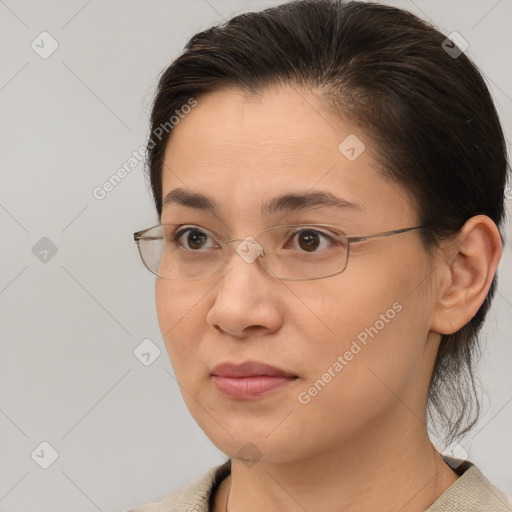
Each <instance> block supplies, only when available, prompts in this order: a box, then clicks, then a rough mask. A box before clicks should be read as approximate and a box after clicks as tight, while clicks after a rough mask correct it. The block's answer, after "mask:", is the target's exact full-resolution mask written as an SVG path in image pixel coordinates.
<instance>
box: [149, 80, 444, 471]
mask: <svg viewBox="0 0 512 512" xmlns="http://www.w3.org/2000/svg"><path fill="white" fill-rule="evenodd" d="M351 134H355V135H356V136H357V137H358V138H359V140H360V141H361V142H362V143H364V145H365V149H364V150H363V151H362V152H361V150H362V149H363V147H362V146H361V145H359V146H354V143H353V141H354V139H353V138H352V139H348V141H347V142H345V143H344V144H342V146H341V151H340V149H339V146H340V143H342V142H343V141H344V140H345V139H346V138H347V137H348V136H349V135H351ZM350 141H352V143H350ZM347 146H348V147H347ZM352 147H353V148H354V151H352V150H351V148H352ZM373 150H374V147H373V146H372V142H371V140H370V139H369V138H368V137H367V136H366V135H365V133H363V132H362V131H361V129H356V128H355V127H354V126H352V125H350V124H347V123H346V122H342V121H341V120H340V119H339V118H337V117H336V116H335V115H334V114H333V113H332V112H331V111H330V110H329V109H328V107H327V106H325V105H323V104H322V103H321V102H320V100H319V99H317V98H316V97H315V96H314V95H312V94H311V93H310V92H306V91H304V90H295V89H294V88H292V87H286V88H274V89H272V90H267V91H266V92H265V93H264V94H262V95H261V97H258V98H256V97H246V96H244V95H243V94H242V93H241V92H239V91H235V90H229V91H227V90H224V91H219V92H215V93H211V94H209V95H205V96H204V97H201V98H199V99H198V104H197V106H195V107H194V108H192V109H191V112H190V113H189V114H187V115H186V116H185V117H184V118H183V119H181V120H180V121H179V124H177V125H176V126H175V127H174V129H173V132H172V134H171V137H170V139H169V142H168V146H167V148H166V154H165V161H164V166H163V174H162V185H163V196H164V197H165V196H166V195H167V194H168V193H169V192H170V191H172V190H174V189H176V188H181V189H184V190H185V191H187V192H193V193H197V194H203V195H206V196H208V197H210V198H211V199H213V200H214V201H215V202H216V203H217V205H218V210H217V211H216V213H215V215H214V214H212V213H210V212H208V211H205V210H201V209H196V208H192V207H190V206H184V205H181V204H177V203H170V204H169V205H167V206H166V207H165V208H164V210H163V212H162V218H161V221H162V223H179V224H194V225H199V226H202V227H204V228H209V229H215V230H218V231H222V232H227V234H228V235H229V236H230V237H233V238H235V237H237V238H241V239H244V238H245V237H246V236H253V237H256V235H257V234H258V233H260V232H262V231H264V230H265V229H268V228H270V227H273V226H276V225H288V224H312V223H327V224H334V225H336V226H339V229H340V230H343V231H344V232H345V233H346V234H347V235H348V236H351V235H366V234H372V233H378V232H381V231H387V230H393V229H399V228H406V227H411V226H416V225H417V224H418V220H417V217H416V215H415V212H414V210H413V207H412V203H411V200H410V198H409V197H408V195H407V194H406V192H405V191H404V190H403V189H402V188H400V187H399V186H398V185H396V184H394V183H392V182H390V181H386V180H384V179H383V178H382V177H381V175H380V174H379V173H378V172H377V170H376V169H377V164H376V161H375V159H374V158H373V157H372V152H373ZM358 153H360V154H359V156H358ZM354 157H356V158H355V159H354ZM316 192H329V193H331V194H334V195H335V196H338V197H340V198H342V199H344V200H346V201H348V202H350V203H353V204H354V205H357V206H356V207H352V208H335V207H332V206H322V205H320V206H319V205H317V206H315V207H311V208H309V209H300V210H296V211H289V212H287V211H278V212H277V213H276V214H274V215H273V216H270V217H262V216H261V213H260V205H261V204H262V203H264V202H267V201H269V200H271V199H272V198H274V197H276V196H280V195H282V194H290V193H293V194H299V195H304V194H307V193H316ZM419 235H420V233H419V232H418V231H415V230H414V231H411V232H408V233H403V234H398V235H394V236H391V237H384V238H378V239H373V240H369V241H367V242H365V243H357V244H353V245H352V246H351V249H350V257H349V260H348V264H347V267H346V269H345V270H344V272H342V273H341V274H338V275H335V276H332V277H328V278H326V279H318V280H309V281H280V280H278V279H275V278H272V277H270V276H269V275H268V274H267V273H266V272H265V271H264V270H263V268H262V267H261V266H260V265H259V263H258V260H255V261H254V262H252V263H246V261H244V259H242V258H241V257H240V256H239V254H238V253H237V252H236V251H233V252H232V253H231V254H232V256H231V259H230V260H229V262H228V265H227V267H226V269H225V271H224V272H223V271H222V270H221V271H219V273H217V274H215V275H213V276H211V277H208V278H205V279H201V280H193V281H172V280H169V279H163V278H158V279H157V281H156V304H157V311H158V320H159V324H160V329H161V332H162V335H163V338H164V341H165V344H166V347H167V351H168V353H169V357H170V361H171V363H172V366H173V369H174V372H175V376H176V379H177V381H178V383H179V384H180V386H181V391H182V394H183V398H184V400H185V403H186V405H187V407H188V409H189V410H190V412H191V414H192V415H193V417H194V419H195V420H196V421H197V423H198V424H199V426H200V427H201V428H202V430H203V431H204V432H205V433H206V434H207V435H208V437H209V438H210V439H211V441H212V442H213V443H214V444H215V445H216V446H217V447H218V448H219V449H220V450H221V451H223V452H224V453H226V454H227V455H229V456H230V457H233V458H240V456H241V455H242V454H245V455H248V456H249V457H252V458H254V459H259V460H260V461H261V462H286V461H293V460H297V459H299V458H305V457H309V456H312V455H314V454H318V453H320V452H322V451H323V452H325V451H327V450H332V448H333V446H339V447H342V446H343V445H346V444H347V442H350V443H352V442H354V441H355V440H356V439H357V438H358V436H366V438H367V437H368V436H369V435H370V433H371V432H372V431H377V430H378V428H380V426H382V425H392V424H393V422H395V426H396V421H398V419H399V418H400V421H402V425H403V421H404V420H405V421H407V419H409V420H410V421H411V422H412V421H414V422H416V423H417V424H418V425H421V422H418V419H417V418H413V416H418V415H421V414H422V410H423V409H424V405H425V403H424V399H425V397H426V393H427V389H428V379H429V376H430V371H431V366H432V363H433V357H434V355H435V348H436V347H435V346H436V340H437V336H438V335H437V334H433V333H431V332H430V334H429V331H430V323H431V319H432V316H433V310H434V299H433V291H432V287H428V286H425V285H426V283H428V279H429V275H430V273H431V267H430V265H429V261H428V259H427V255H426V252H425V249H424V248H423V246H422V244H421V242H420V237H419ZM182 240H184V241H185V242H186V237H183V238H182ZM211 242H212V241H211V240H209V241H208V242H207V243H208V244H210V243H211ZM237 243H238V242H237ZM427 341H428V343H427ZM245 361H259V362H263V363H266V364H269V365H272V366H275V367H278V368H281V369H283V370H285V371H287V372H288V373H290V374H292V375H294V376H297V378H296V379H295V380H290V381H289V382H288V383H287V384H286V385H285V386H284V387H281V388H278V389H275V390H274V391H272V392H270V393H267V394H265V395H262V396H261V397H259V398H254V397H253V398H245V399H241V398H233V397H230V396H227V395H225V394H224V393H222V392H221V391H220V390H219V389H218V387H217V385H216V383H215V382H214V380H213V379H212V375H211V373H212V369H213V368H214V367H215V366H216V365H218V364H219V363H223V362H232V363H234V364H239V363H242V362H245ZM420 417H421V416H420ZM247 443H249V444H247ZM350 443H349V444H350ZM248 452H250V453H248Z"/></svg>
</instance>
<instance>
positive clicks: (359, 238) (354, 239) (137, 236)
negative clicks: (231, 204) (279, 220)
mask: <svg viewBox="0 0 512 512" xmlns="http://www.w3.org/2000/svg"><path fill="white" fill-rule="evenodd" d="M162 226H188V224H172V223H160V224H156V225H154V226H151V227H150V228H146V229H143V230H141V231H136V232H135V233H133V240H134V242H135V244H136V245H137V248H138V251H139V255H140V258H141V260H142V263H143V264H144V266H145V267H146V268H147V269H148V270H149V271H150V272H151V273H152V274H154V275H156V276H157V277H160V278H162V279H171V280H176V279H173V278H172V277H165V276H161V275H160V274H158V273H157V272H155V271H154V270H151V269H150V268H149V267H148V265H147V263H146V261H145V260H144V257H143V256H142V250H141V248H140V245H139V241H140V240H141V238H143V236H144V234H145V233H147V232H148V231H150V230H152V229H155V228H159V227H162ZM190 226H196V227H198V228H202V229H204V230H205V231H209V232H211V233H215V234H216V235H218V236H219V238H220V241H221V243H222V244H223V245H224V246H227V245H228V244H229V243H231V242H243V241H244V240H246V239H247V238H248V237H249V236H250V235H248V236H246V237H245V238H229V239H227V240H225V237H226V236H227V235H226V234H225V233H222V232H221V231H217V230H214V229H209V228H208V229H207V228H203V227H202V226H199V225H198V224H190ZM313 226H315V227H325V228H336V230H337V231H338V233H340V235H342V236H343V237H345V239H346V240H347V257H346V258H345V266H344V267H343V269H342V270H340V271H339V272H335V273H334V274H329V275H328V276H323V277H313V278H305V279H302V278H297V279H294V278H283V277H278V276H276V275H275V274H273V273H272V271H271V270H270V269H268V268H267V267H266V266H265V264H264V263H263V261H262V258H263V257H264V256H265V248H264V247H263V246H262V245H261V244H259V242H258V240H257V237H258V236H260V235H262V234H263V233H267V232H269V231H273V230H274V229H280V228H294V227H313ZM427 226H428V224H423V225H420V226H412V227H409V228H400V229H392V230H389V231H381V232H379V233H372V234H370V235H355V236H347V234H346V233H345V232H344V231H341V230H340V228H339V226H336V225H334V224H323V223H322V224H308V223H305V224H286V225H283V226H274V227H272V228H270V229H266V230H264V231H261V232H260V233H258V234H257V235H256V236H255V237H252V236H250V237H251V238H253V239H254V240H256V242H258V244H259V245H260V247H261V248H262V249H263V250H262V253H261V254H260V255H259V256H258V257H257V258H256V259H257V260H258V262H259V263H260V265H261V267H262V268H263V270H265V272H266V273H267V274H268V275H269V276H270V277H273V278H275V279H279V280H281V281H315V280H317V279H326V278H327V277H332V276H337V275H339V274H341V273H342V272H344V271H345V269H346V268H347V266H348V259H349V256H350V244H351V243H361V242H366V241H367V240H372V239H374V238H383V237H387V236H392V235H398V234H399V233H406V232H407V231H412V230H414V229H422V228H425V227H427ZM222 268H223V267H222V266H221V267H219V269H218V270H216V271H215V272H212V273H211V274H209V275H207V276H203V277H196V278H190V279H179V281H196V280H198V279H206V278H207V277H211V276H213V275H215V274H216V273H217V272H218V271H219V270H221V269H222Z"/></svg>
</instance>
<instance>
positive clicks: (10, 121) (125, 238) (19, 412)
mask: <svg viewBox="0 0 512 512" xmlns="http://www.w3.org/2000/svg"><path fill="white" fill-rule="evenodd" d="M279 3H282V2H276V1H273V2H272V1H267V2H262V1H241V0H239V1H234V0H233V1H231V0H209V1H208V2H207V1H206V0H188V1H162V0H161V1H144V2H143V1H142V0H138V1H124V2H121V1H100V0H92V1H86V0H79V1H67V2H64V1H60V2H56V1H53V2H51V1H44V2H43V1H37V2H36V1H32V2H28V1H21V0H5V1H4V0H0V52H1V53H0V62H1V69H0V119H1V124H0V148H1V151H0V159H1V172H2V187H1V189H0V221H1V227H2V240H1V244H2V250H1V252H0V258H1V260H0V320H1V323H0V327H1V337H0V343H1V345H0V350H1V357H0V510H1V511H7V510H9V511H13V512H15V511H23V512H31V511H37V512H49V511H52V512H70V511H83V512H89V511H96V510H100V511H104V512H116V511H120V510H124V509H127V508H129V507H131V506H135V505H140V504H142V503H147V502H149V501H152V500H157V499H160V498H162V497H163V496H164V495H166V494H168V493H170V492H172V491H174V490H175V489H177V488H180V487H182V486H183V485H185V484H186V483H188V482H190V481H192V480H194V479H196V478H198V477H199V476H200V475H201V474H203V473H204V472H205V471H206V470H207V469H209V468H210V467H212V466H213V465H216V464H220V463H221V462H222V461H223V460H224V459H225V456H224V455H223V454H222V453H220V452H219V451H218V450H217V449H216V448H215V447H214V446H212V444H211V443H210V441H209V440H208V439H207V438H206V436H205V435H204V434H203V433H202V432H201V431H200V429H199V427H197V426H196V424H195V423H194V421H193V419H192V418H191V416H190V415H189V413H188V411H187V409H186V408H185V406H184V404H183V400H182V398H181V395H180V393H179V389H178V387H177V384H176V382H175V380H174V378H173V373H172V369H171V365H170V362H169V360H168V358H167V353H166V352H165V346H164V344H163V341H162V340H161V337H160V332H159V328H158V324H157V318H156V312H155V305H154V278H153V276H152V275H151V274H150V273H149V272H148V271H147V270H145V269H144V268H143V266H142V264H141V262H140V261H139V257H138V254H137V252H136V247H135V245H134V244H133V242H132V232H133V231H135V230H138V229H142V228H145V227H149V226H151V225H153V224H155V223H156V222H157V216H156V213H155V211H154V207H153V204H152V201H151V198H150V195H149V192H148V188H147V185H146V182H145V180H144V177H143V175H142V172H141V171H142V165H141V164H138V165H137V166H136V167H134V168H133V170H132V171H131V172H130V173H129V174H128V175H127V176H126V177H125V178H124V179H123V181H122V182H121V183H119V184H118V185H117V186H116V187H115V189H113V190H112V191H111V192H110V193H109V194H108V195H107V196H106V197H105V198H104V199H103V200H98V199H96V198H95V197H94V196H93V190H94V189H95V188H96V187H99V186H101V185H102V184H103V183H104V182H105V181H107V180H108V179H109V177H110V176H111V175H112V174H113V173H115V172H116V170H117V169H118V168H120V167H121V166H122V165H123V164H125V163H126V162H127V161H128V159H129V158H130V157H131V156H132V153H133V152H134V151H137V150H138V149H139V147H140V146H141V145H143V144H144V143H145V139H146V137H147V135H148V121H147V119H148V115H149V106H150V102H151V99H152V94H153V90H154V85H155V82H156V78H157V75H158V73H159V72H160V71H161V70H162V69H163V68H164V67H165V66H167V65H168V64H169V63H170V62H171V60H172V59H173V58H175V57H176V56H177V55H178V54H179V53H180V52H181V50H182V48H183V46H184V44H185V43H186V41H187V40H188V39H189V38H190V37H191V36H192V35H193V34H194V33H195V32H198V31H200V30H202V29H204V28H207V27H209V26H211V25H212V24H214V23H217V22H219V21H222V19H223V18H225V19H228V18H230V17H231V16H233V15H234V14H236V13H240V12H243V11H249V10H259V9H261V8H264V7H267V6H271V5H277V4H279ZM389 3H393V4H394V5H398V6H401V7H404V8H406V9H409V10H411V11H412V12H414V13H416V14H418V15H420V16H421V17H423V18H425V19H431V20H432V21H434V23H436V24H437V25H438V26H439V27H440V28H441V29H442V30H443V32H444V33H446V34H449V33H450V32H452V31H457V32H459V33H460V34H462V35H463V37H464V38H465V39H466V40H467V41H468V42H469V48H468V50H467V53H468V54H469V56H470V57H471V58H473V59H474V61H475V62H476V63H477V65H479V66H480V67H481V69H482V70H483V72H484V73H485V75H486V76H487V79H488V83H489V85H490V88H491V90H492V93H493V95H494V98H495V100H496V103H497V106H498V110H499V113H500V115H501V117H502V122H503V125H504V128H505V130H506V133H507V137H508V138H509V139H510V134H511V133H512V124H511V123H512V99H511V98H512V71H511V67H510V62H512V55H511V54H512V49H511V46H512V45H511V35H510V20H511V19H512V2H511V1H510V0H501V1H496V0H492V1H482V0H478V1H468V0H461V1H443V2H441V1H420V0H416V1H414V2H413V1H409V0H404V1H401V2H400V1H395V2H389ZM43 31H47V32H49V33H50V34H51V36H52V37H53V38H54V39H55V40H56V41H57V42H58V45H59V46H58V49H57V50H56V51H55V52H54V53H53V54H52V55H51V56H49V57H48V58H46V59H43V58H42V57H40V55H39V54H38V53H36V52H35V51H34V50H33V49H32V47H31V43H32V41H34V40H36V43H37V42H38V41H40V39H38V36H39V34H40V33H41V32H43ZM39 45H40V46H42V43H39ZM44 45H45V49H46V50H48V48H49V40H46V43H44ZM511 203H512V201H510V200H509V201H508V207H509V210H510V208H511ZM506 232H507V237H508V238H509V239H510V236H511V226H510V223H509V224H508V226H507V228H506ZM43 237H46V238H47V239H49V240H50V241H51V243H52V244H53V245H54V246H55V248H56V250H57V252H56V253H55V254H52V252H51V249H50V250H49V252H48V254H47V255H46V261H41V258H43V257H44V252H38V251H44V249H48V248H49V242H48V241H47V240H43V241H40V240H41V239H42V238H43ZM36 244H39V245H36ZM34 246H36V249H34V250H33V247H34ZM34 252H35V253H36V254H34ZM511 262H512V258H511V247H510V243H509V244H508V245H507V246H506V248H505V252H504V255H503V259H502V262H501V265H500V268H499V275H500V280H501V281H500V287H499V293H498V294H497V296H496V300H495V302H494V306H493V308H492V310H491V312H490V314H489V316H488V321H487V324H486V330H485V334H486V336H485V338H486V341H485V344H484V356H483V360H482V362H481V380H482V384H483V388H484V390H485V394H484V397H483V400H484V414H483V415H482V420H481V422H480V423H479V425H478V426H477V428H476V429H475V430H474V432H473V433H472V434H470V436H468V438H466V441H465V442H464V443H462V445H463V447H464V448H465V449H466V450H467V451H468V453H469V459H470V460H471V461H472V462H474V463H476V464H477V465H478V466H479V467H480V469H481V470H482V471H483V472H484V474H485V475H486V476H487V477H488V478H489V479H490V480H491V481H492V482H493V483H494V484H495V485H497V486H498V487H501V489H502V490H503V491H505V492H507V493H508V494H512V436H511V425H512V404H511V401H512V373H511V372H510V362H511V361H512V345H511V343H510V338H511V336H510V333H511V331H512V320H511V319H512V286H511V283H512V276H511V273H512V268H511V267H512V265H511ZM144 339H150V340H152V342H153V343H154V345H155V346H156V347H158V348H159V349H160V350H161V355H160V356H159V357H158V358H156V360H154V361H153V362H152V363H151V364H150V365H149V366H145V365H144V364H142V363H141V361H140V360H139V359H137V358H136V357H135V355H134V353H133V351H134V349H135V348H136V347H137V346H138V345H139V344H140V343H141V342H142V340H144ZM43 441H46V442H47V443H49V444H50V445H51V446H52V447H53V448H54V449H55V450H56V451H57V452H58V458H57V459H56V460H55V462H54V463H53V464H51V465H50V466H49V467H48V468H47V469H43V468H42V467H40V464H44V463H45V462H46V463H48V462H50V461H51V460H50V458H51V452H50V449H49V448H47V447H46V448H45V446H44V445H43V446H42V447H41V446H40V443H41V442H43ZM34 450H35V452H34ZM41 450H43V451H41ZM34 453H35V454H34ZM32 454H34V455H32Z"/></svg>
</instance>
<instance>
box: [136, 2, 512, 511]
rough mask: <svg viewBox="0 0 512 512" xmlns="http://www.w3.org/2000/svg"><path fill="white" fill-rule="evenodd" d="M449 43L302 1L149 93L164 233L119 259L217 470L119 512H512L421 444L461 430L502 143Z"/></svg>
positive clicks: (152, 162) (478, 481)
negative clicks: (151, 304)
mask: <svg viewBox="0 0 512 512" xmlns="http://www.w3.org/2000/svg"><path fill="white" fill-rule="evenodd" d="M456 43H457V40H455V39H447V38H446V36H444V35H442V34H441V33H440V32H438V31H437V30H435V29H434V28H433V27H431V26H429V25H428V24H426V23H425V22H423V21H421V20H419V19H418V18H416V17H415V16H413V15H412V14H410V13H408V12H405V11H402V10H399V9H396V8H392V7H388V6H384V5H380V4H370V3H348V2H341V1H328V0H316V1H315V0H310V1H307V0H306V1H298V2H291V3H288V4H283V5H280V6H279V7H276V8H271V9H267V10H265V11H262V12H257V13H249V14H243V15H241V16H237V17H235V18H233V19H232V20H230V21H229V22H227V23H226V24H224V25H221V26H218V27H214V28H211V29H209V30H205V31H204V32H201V33H199V34H196V35H195V36H194V37H193V38H192V39H191V40H190V42H189V43H188V44H187V46H186V49H185V52H184V53H183V54H182V55H181V56H180V57H179V58H177V59H176V60H175V61H174V62H173V63H172V64H171V65H170V66H169V67H168V68H167V69H166V70H165V72H164V73H163V75H162V76H161V78H160V82H159V87H158V91H157V94H156V98H155V101H154V105H153V111H152V117H151V123H152V136H151V137H150V139H149V141H148V163H149V171H150V181H151V186H152V191H153V195H154V199H155V204H156V209H157V212H158V215H159V219H160V224H159V225H158V226H156V227H153V228H150V229H146V230H143V231H140V232H137V233H135V239H136V241H137V243H138V245H139V250H140V254H141V256H142V259H143V261H144V264H145V265H146V266H147V267H148V269H149V270H151V271H152V272H154V273H155V274H156V275H157V276H158V277H157V279H156V305H157V312H158V320H159V325H160V329H161V332H162V336H163V339H164V341H165V344H166V348H167V350H168V353H169V357H170V360H171V363H172V366H173V369H174V372H175V376H176V379H177V381H178V383H179V386H180V389H181V391H182V394H183V398H184V400H185V402H186V405H187V407H188V409H189V410H190V412H191V414H192V416H193V417H194V419H195V420H196V422H197V423H198V424H199V426H200V427H201V428H202V429H203V431H204V432H205V433H206V435H207V436H208V437H209V438H210V440H211V441H212V442H213V443H214V444H215V446H217V447H218V448H219V450H221V451H222V452H223V453H225V454H226V455H227V456H228V457H229V459H228V460H227V461H226V462H225V463H224V464H223V465H221V466H217V467H215V468H212V469H211V470H210V471H209V472H208V473H206V474H205V475H203V476H202V477H201V478H200V479H199V480H197V481H196V482H193V483H192V484H190V485H188V486H187V487H186V488H184V489H182V490H181V491H178V492H176V493H173V494H172V495H170V496H167V497H166V498H164V499H163V500H161V501H159V502H158V503H151V504H147V505H146V506H142V507H139V508H137V509H134V510H136V511H137V512H149V511H162V512H163V511H168V510H172V511H191V510H195V511H198V512H206V511H214V512H221V511H222V512H223V511H228V510H229V512H242V511H243V512H250V511H260V510H265V511H274V510H279V511H283V510H284V511H296V510H307V511H310V512H313V511H319V510H329V511H337V510H339V511H344V512H346V511H361V510H379V511H397V510H400V511H402V512H413V511H420V510H421V511H423V510H428V511H434V510H436V511H438V510H439V511H440V510H464V511H467V510H475V511H476V510H478V511H483V510H486V511H491V510H492V511H498V510H499V511H505V510H507V511H510V510H512V505H511V502H510V501H509V499H508V497H507V496H506V495H505V494H504V493H503V492H501V491H500V490H499V489H497V488H496V487H495V486H493V485H492V484H491V483H490V482H489V481H488V480H487V479H486V478H485V476H484V475H483V474H482V473H481V472H480V471H479V470H478V468H477V467H476V466H475V465H474V464H472V463H471V462H470V461H468V460H464V457H462V459H461V458H454V457H448V456H441V455H440V453H439V452H438V451H437V450H436V449H435V447H434V445H433V443H432V442H431V440H430V438H429V433H428V429H427V421H430V422H431V424H432V425H431V426H432V427H433V428H434V430H435V429H436V428H437V430H439V431H441V432H442V433H443V435H444V439H445V442H446V444H447V445H448V444H452V445H453V443H454V442H456V440H458V439H460V437H461V436H462V435H463V434H464V433H466V432H468V431H469V430H470V429H471V427H472V426H473V425H474V424H475V422H476V419H477V413H478V407H477V406H478V402H475V397H474V393H473V391H474V388H473V375H472V356H473V353H474V351H475V350H476V348H477V346H478V345H477V343H478V341H477V333H478V331H479V329H480V327H481V326H482V322H483V320H484V317H485V314H486V312H487V310H488V308H489V305H490V301H491V299H492V296H493V294H494V291H495V287H496V277H495V272H496V268H497V266H498V263H499V260H500V257H501V252H502V237H501V235H500V227H501V225H502V221H503V214H504V188H505V183H506V169H507V161H506V151H505V144H504V139H503V133H502V130H501V127H500V123H499V120H498V117H497V114H496V110H495V107H494V105H493V102H492V100H491V97H490V95H489V92H488V90H487V88H486V86H485V84H484V82H483V80H482V78H481V76H480V74H479V72H478V71H477V70H476V68H475V66H474V65H473V64H472V63H471V62H470V61H469V60H468V58H467V57H466V56H465V54H464V53H463V52H462V51H461V47H460V44H459V45H458V44H456ZM459 43H460V40H459ZM475 407H476V409H475Z"/></svg>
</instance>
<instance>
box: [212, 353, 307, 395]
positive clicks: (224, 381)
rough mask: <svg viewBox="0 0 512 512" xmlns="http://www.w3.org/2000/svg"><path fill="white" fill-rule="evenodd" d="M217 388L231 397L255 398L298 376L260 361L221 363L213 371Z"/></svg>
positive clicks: (269, 392) (290, 381) (271, 391)
mask: <svg viewBox="0 0 512 512" xmlns="http://www.w3.org/2000/svg"><path fill="white" fill-rule="evenodd" d="M211 374H212V381H213V382H214V383H215V384H216V386H217V389H218V390H219V391H220V392H221V393H223V394H224V395H225V396H227V397H229V398H235V399H239V400H254V399H258V398H262V397H264V396H267V395H269V394H271V393H273V392H274V391H277V390H278V389H281V388H283V387H285V386H287V385H288V384H290V383H292V382H293V381H295V380H296V379H297V378H298V376H297V375H293V374H291V373H289V372H287V371H285V370H282V369H281V368H276V367H275V366H270V365H268V364H265V363H261V362H258V361H246V362H244V363H241V364H234V363H229V362H227V363H221V364H218V365H217V366H215V367H214V368H213V370H212V371H211Z"/></svg>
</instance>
